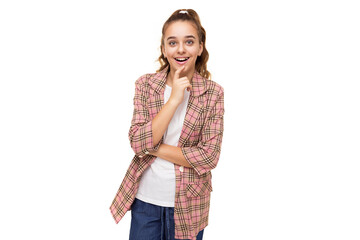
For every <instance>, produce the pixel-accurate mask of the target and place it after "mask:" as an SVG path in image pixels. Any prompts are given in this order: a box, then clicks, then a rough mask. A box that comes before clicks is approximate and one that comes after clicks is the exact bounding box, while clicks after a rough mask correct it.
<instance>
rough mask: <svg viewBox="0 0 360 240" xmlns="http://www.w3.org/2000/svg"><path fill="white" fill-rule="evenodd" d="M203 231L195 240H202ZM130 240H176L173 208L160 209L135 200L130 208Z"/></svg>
mask: <svg viewBox="0 0 360 240" xmlns="http://www.w3.org/2000/svg"><path fill="white" fill-rule="evenodd" d="M203 233H204V230H202V231H200V232H199V234H198V235H197V237H196V240H202V238H203ZM130 240H176V239H175V222H174V208H173V207H161V206H157V205H153V204H150V203H146V202H143V201H141V200H139V199H137V198H135V200H134V203H133V204H132V206H131V226H130Z"/></svg>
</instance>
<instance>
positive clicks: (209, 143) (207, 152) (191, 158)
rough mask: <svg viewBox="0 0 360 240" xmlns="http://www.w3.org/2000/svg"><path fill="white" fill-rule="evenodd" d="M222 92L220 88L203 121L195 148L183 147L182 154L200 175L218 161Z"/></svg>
mask: <svg viewBox="0 0 360 240" xmlns="http://www.w3.org/2000/svg"><path fill="white" fill-rule="evenodd" d="M224 112H225V110H224V91H223V89H222V88H221V92H220V93H219V95H218V97H217V100H216V103H215V105H214V107H213V108H212V110H211V111H210V114H209V117H208V118H207V120H206V121H205V125H204V128H203V129H202V133H201V138H200V141H199V143H198V145H197V146H192V147H183V148H182V153H183V155H184V157H185V159H186V160H187V161H188V162H189V164H190V165H191V166H192V167H193V168H194V169H195V171H196V172H197V173H198V174H199V175H201V174H204V173H206V172H208V171H210V170H212V169H214V168H215V167H216V165H217V163H218V161H219V157H220V151H221V144H222V137H223V131H224Z"/></svg>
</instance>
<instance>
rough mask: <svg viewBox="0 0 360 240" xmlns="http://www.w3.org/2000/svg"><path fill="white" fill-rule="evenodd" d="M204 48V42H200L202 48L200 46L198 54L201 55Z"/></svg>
mask: <svg viewBox="0 0 360 240" xmlns="http://www.w3.org/2000/svg"><path fill="white" fill-rule="evenodd" d="M203 49H204V44H203V42H201V43H200V48H199V52H198V56H199V57H200V56H201V54H202V52H203Z"/></svg>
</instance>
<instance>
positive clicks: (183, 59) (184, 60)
mask: <svg viewBox="0 0 360 240" xmlns="http://www.w3.org/2000/svg"><path fill="white" fill-rule="evenodd" d="M188 59H189V57H183V58H175V60H176V61H177V62H178V63H185V62H186V61H187V60H188Z"/></svg>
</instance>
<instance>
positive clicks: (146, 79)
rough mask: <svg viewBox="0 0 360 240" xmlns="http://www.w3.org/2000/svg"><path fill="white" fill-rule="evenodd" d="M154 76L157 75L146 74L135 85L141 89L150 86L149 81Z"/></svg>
mask: <svg viewBox="0 0 360 240" xmlns="http://www.w3.org/2000/svg"><path fill="white" fill-rule="evenodd" d="M154 75H155V73H146V74H143V75H141V76H140V77H139V78H138V79H136V81H135V85H136V86H139V87H140V86H143V85H145V84H148V83H149V79H150V78H151V77H152V76H154Z"/></svg>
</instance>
